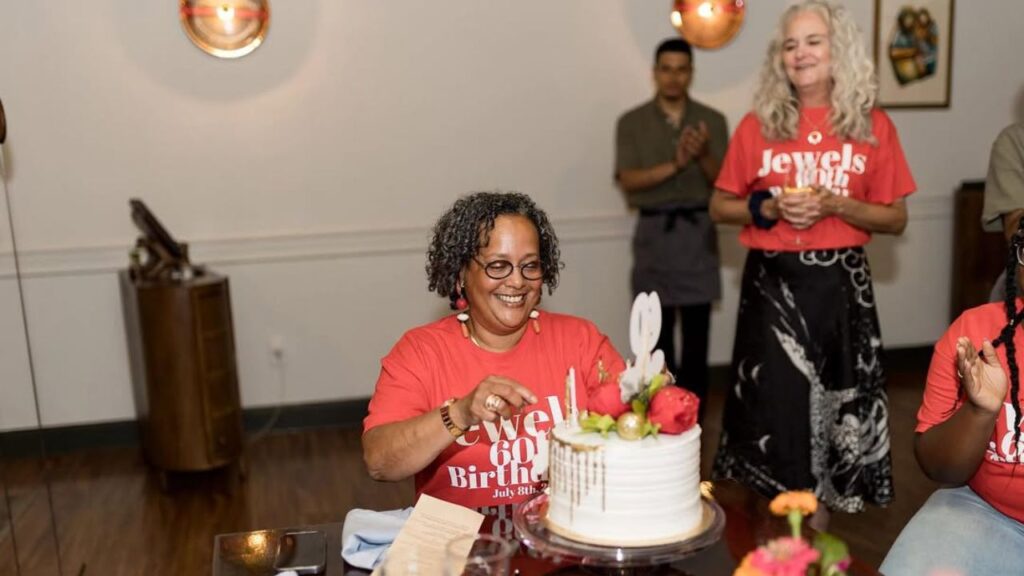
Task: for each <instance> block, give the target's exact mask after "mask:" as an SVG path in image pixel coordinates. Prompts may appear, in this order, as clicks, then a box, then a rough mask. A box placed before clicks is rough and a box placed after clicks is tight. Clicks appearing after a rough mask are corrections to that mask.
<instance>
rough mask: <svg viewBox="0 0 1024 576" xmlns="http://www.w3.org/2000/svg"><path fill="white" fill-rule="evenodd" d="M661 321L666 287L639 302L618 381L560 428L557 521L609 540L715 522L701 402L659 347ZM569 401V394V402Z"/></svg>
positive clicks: (555, 461) (554, 456) (553, 447)
mask: <svg viewBox="0 0 1024 576" xmlns="http://www.w3.org/2000/svg"><path fill="white" fill-rule="evenodd" d="M660 329H661V304H660V302H659V301H658V297H657V294H655V293H651V294H649V295H648V294H640V295H639V296H637V299H636V302H634V304H633V313H632V316H631V320H630V347H631V348H632V351H633V353H634V354H635V355H636V358H637V360H636V362H635V363H634V364H627V369H626V371H625V372H623V373H622V375H621V376H620V377H619V379H618V382H609V383H606V384H603V385H602V386H601V387H599V389H598V390H596V391H590V399H589V411H588V413H584V414H583V415H578V414H576V413H575V392H574V390H575V389H574V386H575V382H574V378H571V379H572V380H573V382H571V383H567V388H568V390H567V393H566V395H567V397H569V396H572V398H573V400H572V402H571V407H570V408H569V410H568V411H567V412H568V413H569V416H570V417H569V418H567V419H566V420H565V422H563V423H561V424H559V425H558V426H556V427H555V428H553V429H552V431H551V434H550V438H549V444H550V453H549V457H548V479H549V485H548V508H547V515H546V518H545V525H546V526H547V528H548V529H549V530H550V531H552V532H554V533H556V534H558V535H560V536H563V537H566V538H569V539H572V540H576V541H580V542H586V543H589V544H597V545H606V546H651V545H659V544H666V543H671V542H678V541H681V540H685V539H686V538H688V537H691V536H694V535H696V534H697V533H699V531H700V529H701V528H702V527H703V526H704V525H705V520H706V518H705V506H704V505H703V503H702V501H701V495H700V434H701V430H700V426H698V425H697V424H696V420H697V408H698V403H699V402H698V400H697V398H696V396H694V395H693V393H691V392H689V391H686V390H684V389H682V388H679V387H676V386H674V385H672V377H671V375H669V374H667V373H664V372H663V368H664V355H663V354H662V353H661V351H655V352H653V353H652V352H651V351H652V350H653V348H654V343H655V342H657V335H658V333H659V332H660ZM567 403H568V402H567Z"/></svg>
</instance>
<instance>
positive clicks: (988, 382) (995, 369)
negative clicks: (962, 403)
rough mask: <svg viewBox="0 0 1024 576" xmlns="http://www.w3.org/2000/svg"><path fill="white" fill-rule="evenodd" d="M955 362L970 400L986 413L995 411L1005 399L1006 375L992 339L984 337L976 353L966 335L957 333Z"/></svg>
mask: <svg viewBox="0 0 1024 576" xmlns="http://www.w3.org/2000/svg"><path fill="white" fill-rule="evenodd" d="M956 366H957V373H958V374H959V375H960V377H961V378H962V384H963V389H964V392H965V393H966V394H967V399H968V400H969V401H970V403H971V404H972V405H974V407H976V408H978V409H980V410H982V411H983V412H985V413H988V414H995V413H997V412H999V410H1000V408H1002V406H1003V400H1005V399H1006V390H1007V378H1006V371H1004V370H1003V367H1002V365H1001V364H1000V363H999V358H998V357H997V356H996V350H995V348H993V347H992V343H991V342H989V341H988V340H986V341H984V342H983V343H982V345H981V355H979V354H978V352H977V350H976V349H975V348H974V344H972V343H971V341H970V339H968V338H966V337H963V336H961V337H960V338H959V339H957V341H956Z"/></svg>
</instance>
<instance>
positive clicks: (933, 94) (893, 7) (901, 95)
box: [875, 0, 953, 108]
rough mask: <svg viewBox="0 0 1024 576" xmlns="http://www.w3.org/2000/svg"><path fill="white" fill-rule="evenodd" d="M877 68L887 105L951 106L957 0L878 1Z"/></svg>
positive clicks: (882, 100) (880, 98)
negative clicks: (955, 6) (954, 16)
mask: <svg viewBox="0 0 1024 576" xmlns="http://www.w3.org/2000/svg"><path fill="white" fill-rule="evenodd" d="M875 68H876V70H878V103H879V105H880V106H882V107H883V108H948V107H949V87H950V81H951V79H952V75H953V0H875Z"/></svg>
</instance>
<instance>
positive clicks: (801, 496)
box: [768, 490, 818, 516]
mask: <svg viewBox="0 0 1024 576" xmlns="http://www.w3.org/2000/svg"><path fill="white" fill-rule="evenodd" d="M768 508H769V509H770V510H771V511H772V514H775V515H776V516H787V515H788V514H789V513H790V512H791V511H793V510H798V511H799V512H800V513H801V514H803V515H804V516H807V515H809V514H814V512H815V511H816V510H817V509H818V498H817V497H816V496H815V495H814V492H809V491H807V490H803V491H789V492H783V493H782V494H779V495H778V496H776V497H775V499H774V500H772V503H771V504H769V505H768Z"/></svg>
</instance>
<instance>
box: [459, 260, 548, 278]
mask: <svg viewBox="0 0 1024 576" xmlns="http://www.w3.org/2000/svg"><path fill="white" fill-rule="evenodd" d="M473 261H474V262H476V263H477V264H479V265H480V267H481V268H483V269H484V274H487V277H488V278H490V279H491V280H504V279H505V278H508V277H509V276H511V275H512V270H514V269H516V268H519V273H520V274H522V275H523V278H526V279H527V280H540V279H541V278H543V277H544V266H542V265H541V263H540V260H532V261H530V262H524V263H522V264H520V265H518V266H516V265H515V264H513V263H511V262H509V261H508V260H495V261H493V262H487V263H484V262H481V261H479V260H477V259H476V258H475V257H474V258H473Z"/></svg>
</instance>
